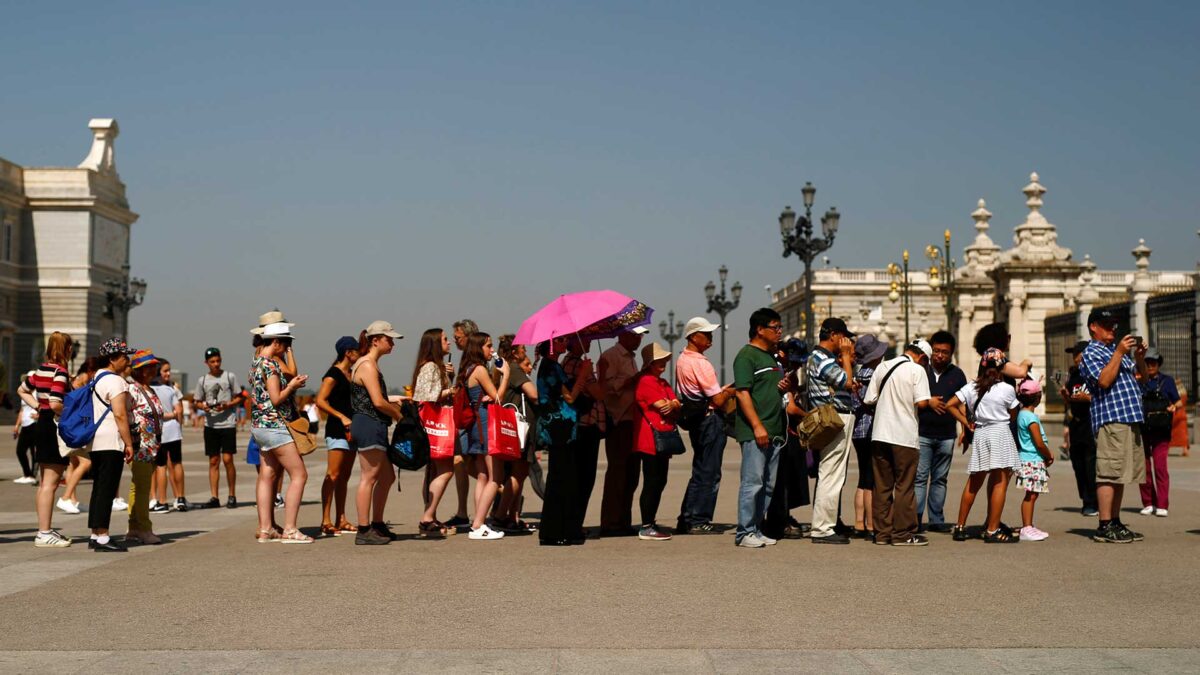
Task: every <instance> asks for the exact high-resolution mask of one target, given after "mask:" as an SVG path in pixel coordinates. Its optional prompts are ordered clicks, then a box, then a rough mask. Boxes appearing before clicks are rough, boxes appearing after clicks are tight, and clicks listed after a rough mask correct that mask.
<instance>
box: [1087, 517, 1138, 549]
mask: <svg viewBox="0 0 1200 675" xmlns="http://www.w3.org/2000/svg"><path fill="white" fill-rule="evenodd" d="M1092 541H1098V542H1101V543H1105V544H1128V543H1131V542H1132V541H1133V538H1132V537H1130V536H1129V535H1127V534H1125V532H1123V531H1122V530H1121V528H1120V527H1118V526H1117V524H1116V523H1115V522H1110V523H1109V524H1108V525H1105V526H1104V527H1101V528H1098V529H1097V530H1096V533H1095V534H1093V535H1092Z"/></svg>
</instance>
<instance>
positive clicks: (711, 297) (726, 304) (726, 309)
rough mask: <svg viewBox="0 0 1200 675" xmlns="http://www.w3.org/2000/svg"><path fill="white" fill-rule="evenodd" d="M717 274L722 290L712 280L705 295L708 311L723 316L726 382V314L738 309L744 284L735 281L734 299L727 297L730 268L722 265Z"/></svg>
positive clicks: (722, 337)
mask: <svg viewBox="0 0 1200 675" xmlns="http://www.w3.org/2000/svg"><path fill="white" fill-rule="evenodd" d="M717 275H718V276H720V278H721V292H720V293H719V294H718V293H717V285H716V284H714V283H713V282H711V281H710V282H708V283H707V284H705V286H704V297H706V298H708V313H709V314H712V313H714V312H715V313H716V314H717V315H718V316H720V317H721V381H722V382H725V381H726V380H725V315H726V314H729V313H730V312H732V311H733V310H735V309H737V306H738V303H739V302H740V301H741V299H742V284H741V283H740V282H737V281H735V282H733V287H732V288H730V289H729V290H730V293H731V295H732V299H726V297H725V279H726V278H727V277H728V276H729V270H728V269H727V268H726V267H725V266H724V265H721V269H719V270H717Z"/></svg>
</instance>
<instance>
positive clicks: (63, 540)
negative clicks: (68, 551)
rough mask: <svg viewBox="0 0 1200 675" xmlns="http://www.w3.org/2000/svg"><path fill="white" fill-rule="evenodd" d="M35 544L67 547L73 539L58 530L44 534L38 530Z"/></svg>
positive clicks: (40, 546) (39, 546)
mask: <svg viewBox="0 0 1200 675" xmlns="http://www.w3.org/2000/svg"><path fill="white" fill-rule="evenodd" d="M33 545H34V546H36V547H38V548H66V547H68V546H70V545H71V540H70V539H69V538H67V537H64V536H62V535H61V534H59V533H58V530H50V531H49V532H47V533H45V534H42V533H41V532H38V534H37V536H36V537H34V538H33Z"/></svg>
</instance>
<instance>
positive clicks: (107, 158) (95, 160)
mask: <svg viewBox="0 0 1200 675" xmlns="http://www.w3.org/2000/svg"><path fill="white" fill-rule="evenodd" d="M88 128H89V129H91V130H92V149H91V151H90V152H88V156H87V157H85V158H84V159H83V161H82V162H80V163H79V168H80V169H91V170H92V171H96V172H99V173H102V174H106V175H110V176H114V177H119V176H117V165H116V162H115V161H114V160H113V142H114V141H115V140H116V139H117V135H118V134H119V133H120V132H121V130H120V128H119V127H118V126H117V121H116V120H114V119H93V120H91V121H90V122H88Z"/></svg>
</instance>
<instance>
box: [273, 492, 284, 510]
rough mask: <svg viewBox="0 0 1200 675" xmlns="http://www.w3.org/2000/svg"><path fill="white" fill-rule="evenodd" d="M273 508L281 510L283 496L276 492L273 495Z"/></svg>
mask: <svg viewBox="0 0 1200 675" xmlns="http://www.w3.org/2000/svg"><path fill="white" fill-rule="evenodd" d="M275 508H277V509H282V508H283V495H281V494H279V493H278V492H277V493H275Z"/></svg>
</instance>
